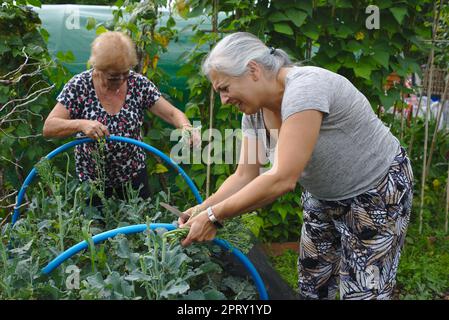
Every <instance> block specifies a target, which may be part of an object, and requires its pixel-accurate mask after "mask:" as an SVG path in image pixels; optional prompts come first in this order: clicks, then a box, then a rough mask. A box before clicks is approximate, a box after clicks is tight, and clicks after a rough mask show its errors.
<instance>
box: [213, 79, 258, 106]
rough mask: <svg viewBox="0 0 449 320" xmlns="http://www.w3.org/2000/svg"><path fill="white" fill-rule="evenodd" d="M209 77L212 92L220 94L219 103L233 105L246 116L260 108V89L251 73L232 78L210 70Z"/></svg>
mask: <svg viewBox="0 0 449 320" xmlns="http://www.w3.org/2000/svg"><path fill="white" fill-rule="evenodd" d="M209 77H210V80H211V82H212V86H213V88H214V90H215V91H216V92H218V93H219V94H220V98H221V103H223V104H232V105H235V106H237V107H238V108H239V110H240V111H242V112H244V113H246V114H254V113H256V112H257V111H258V110H260V108H261V107H262V105H261V100H260V99H259V98H260V94H259V91H260V88H259V86H258V85H257V84H258V83H257V80H255V78H254V75H253V74H252V73H251V72H246V73H245V74H244V75H242V76H239V77H232V76H228V75H225V74H223V73H220V72H218V71H215V70H212V71H211V72H210V74H209Z"/></svg>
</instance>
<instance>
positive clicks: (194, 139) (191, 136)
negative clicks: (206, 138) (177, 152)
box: [181, 124, 201, 148]
mask: <svg viewBox="0 0 449 320" xmlns="http://www.w3.org/2000/svg"><path fill="white" fill-rule="evenodd" d="M181 137H182V139H184V137H187V142H186V144H187V145H189V146H193V147H194V148H199V147H200V146H201V127H199V128H194V127H192V125H191V124H185V125H183V126H182V134H181Z"/></svg>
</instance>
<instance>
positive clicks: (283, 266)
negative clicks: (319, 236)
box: [270, 249, 298, 292]
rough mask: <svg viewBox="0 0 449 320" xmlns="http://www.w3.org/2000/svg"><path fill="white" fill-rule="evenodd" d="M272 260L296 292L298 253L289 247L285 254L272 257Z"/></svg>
mask: <svg viewBox="0 0 449 320" xmlns="http://www.w3.org/2000/svg"><path fill="white" fill-rule="evenodd" d="M270 260H271V263H272V264H273V266H274V268H275V269H276V271H277V272H278V273H279V275H280V276H281V277H282V279H284V280H285V281H286V282H287V283H288V284H289V285H290V287H292V288H293V290H295V292H298V268H297V262H298V253H296V252H295V251H293V250H291V249H287V250H285V251H284V253H283V254H281V255H279V256H277V257H270Z"/></svg>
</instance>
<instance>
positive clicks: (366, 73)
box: [354, 63, 373, 80]
mask: <svg viewBox="0 0 449 320" xmlns="http://www.w3.org/2000/svg"><path fill="white" fill-rule="evenodd" d="M371 71H373V69H372V67H371V66H370V65H367V64H363V63H357V64H356V65H355V67H354V73H355V75H356V76H357V77H362V78H365V79H367V80H370V79H371V77H370V76H371Z"/></svg>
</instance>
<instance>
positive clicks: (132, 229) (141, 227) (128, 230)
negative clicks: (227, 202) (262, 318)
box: [11, 136, 268, 300]
mask: <svg viewBox="0 0 449 320" xmlns="http://www.w3.org/2000/svg"><path fill="white" fill-rule="evenodd" d="M106 140H108V141H118V142H125V143H130V144H133V145H136V146H139V147H141V148H143V149H144V150H146V151H148V152H150V153H152V154H154V155H156V156H158V157H160V158H161V159H162V160H163V161H164V162H165V163H166V164H168V165H170V166H171V167H172V168H173V169H175V170H176V171H177V172H178V173H179V174H181V176H182V178H183V179H184V180H185V182H186V183H187V185H188V186H189V188H190V190H192V192H193V194H194V196H195V199H196V201H197V202H198V203H202V202H203V199H202V198H201V195H200V193H199V191H198V189H197V187H196V186H195V184H194V183H193V181H192V180H191V179H190V177H189V176H188V175H187V174H186V173H185V171H184V170H183V169H182V168H181V167H180V166H178V164H176V163H175V162H174V161H173V160H172V159H171V158H170V157H168V156H167V155H165V154H164V153H162V152H161V151H160V150H158V149H156V148H154V147H152V146H150V145H148V144H146V143H143V142H142V141H138V140H135V139H131V138H126V137H118V136H109V137H108V138H106ZM88 142H95V140H93V139H90V138H84V139H79V140H74V141H71V142H68V143H66V144H64V145H62V146H60V147H58V148H56V149H55V150H53V151H52V152H50V153H49V154H48V155H47V156H45V158H47V159H49V160H50V159H52V158H53V157H55V156H56V155H58V154H59V153H61V152H64V151H66V150H67V149H70V148H72V147H74V146H76V145H79V144H83V143H88ZM36 173H37V171H36V168H33V169H32V170H31V171H30V173H29V174H28V176H27V177H26V179H25V181H24V183H23V184H22V187H21V188H20V190H19V194H18V196H17V201H16V204H15V206H14V212H13V216H12V223H11V224H12V225H14V224H15V223H16V221H17V220H18V218H19V215H20V206H21V204H22V201H23V197H24V196H25V191H26V189H27V188H28V186H29V185H30V183H31V182H32V181H33V179H34V177H35V176H36ZM146 228H147V225H146V224H138V225H133V226H127V227H122V228H117V229H113V230H109V231H106V232H103V233H100V234H97V235H95V236H93V237H92V240H93V242H94V244H96V243H99V242H102V241H104V240H106V239H109V238H112V237H114V236H116V235H117V234H133V233H138V232H143V231H145V230H146ZM156 228H166V229H167V230H173V229H175V226H174V225H172V224H161V223H155V224H150V229H152V230H154V229H156ZM213 242H214V243H215V244H217V245H218V246H220V247H221V248H222V249H224V250H227V251H230V252H231V253H232V254H233V255H234V256H235V257H236V258H237V259H238V260H239V261H240V262H241V263H242V264H243V265H244V266H245V267H246V269H247V270H248V271H249V273H250V275H251V277H252V278H253V280H254V283H255V285H256V288H257V290H258V291H259V297H260V299H261V300H268V294H267V291H266V288H265V284H264V282H263V280H262V278H261V277H260V275H259V273H258V272H257V270H256V268H255V267H254V265H253V264H252V263H251V261H250V260H249V259H248V258H247V257H246V256H245V255H244V254H243V253H242V252H241V251H240V250H238V249H237V248H234V247H232V246H231V245H230V244H229V243H228V242H226V241H224V240H222V239H218V238H216V239H214V240H213ZM87 247H88V243H87V242H86V241H82V242H80V243H78V244H76V245H74V246H72V247H71V248H69V249H67V250H66V251H64V252H63V253H61V254H60V255H59V256H58V257H56V258H55V259H53V260H52V261H51V262H50V263H49V264H48V265H47V266H46V267H45V268H43V269H42V272H43V273H44V274H48V273H50V272H51V271H52V270H53V269H55V268H56V267H58V266H59V265H60V264H61V263H62V262H64V261H65V260H67V259H69V258H70V257H72V256H73V255H74V254H76V253H78V252H79V251H81V250H84V249H86V248H87Z"/></svg>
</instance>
